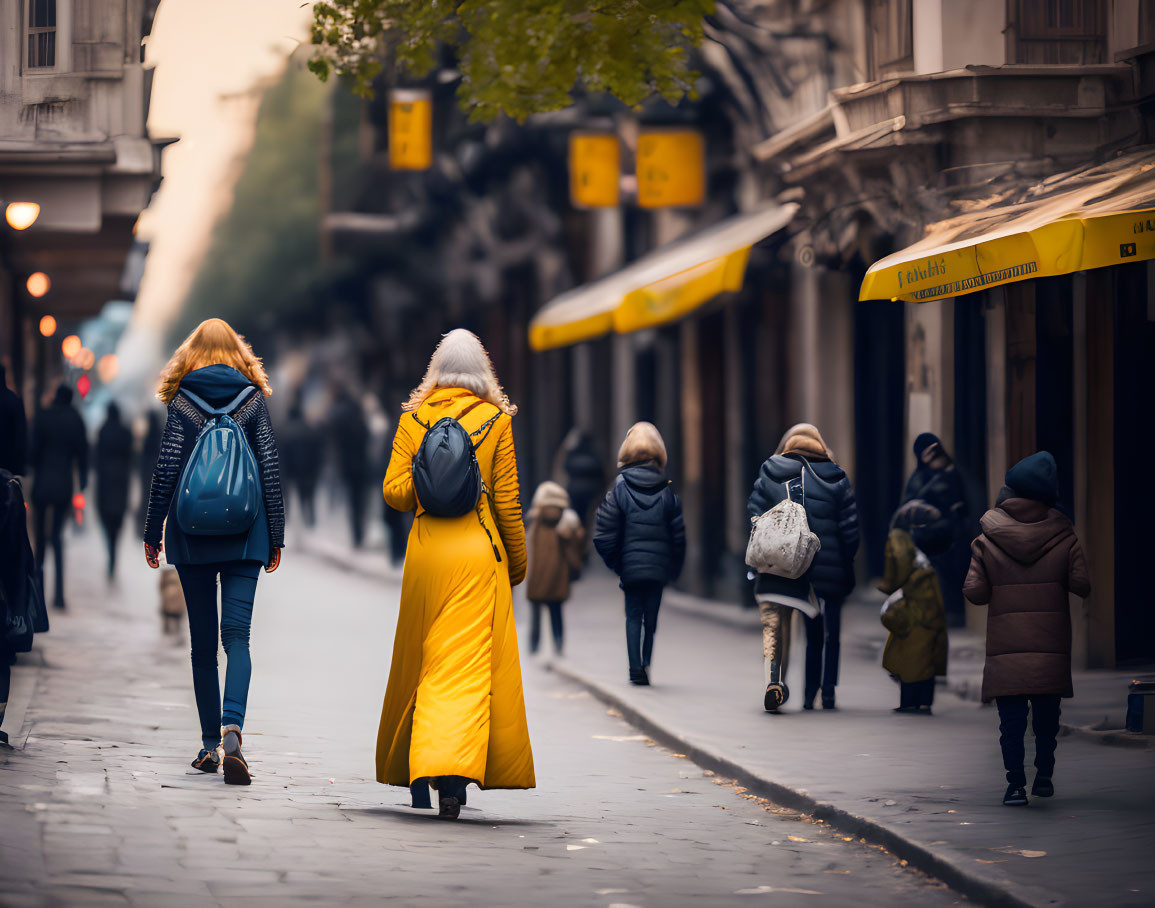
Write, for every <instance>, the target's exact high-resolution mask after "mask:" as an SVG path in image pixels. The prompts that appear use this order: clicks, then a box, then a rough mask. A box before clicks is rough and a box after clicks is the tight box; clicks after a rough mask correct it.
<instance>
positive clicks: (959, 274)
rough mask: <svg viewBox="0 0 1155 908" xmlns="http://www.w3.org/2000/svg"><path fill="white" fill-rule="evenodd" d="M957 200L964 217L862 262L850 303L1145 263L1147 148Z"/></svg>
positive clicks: (1151, 195) (1152, 187)
mask: <svg viewBox="0 0 1155 908" xmlns="http://www.w3.org/2000/svg"><path fill="white" fill-rule="evenodd" d="M964 204H965V205H966V206H967V207H968V209H969V210H967V211H966V212H965V213H963V214H961V215H959V216H957V217H954V218H951V219H949V220H945V221H940V222H939V223H937V224H934V225H932V226H931V227H930V228H928V230H927V234H926V236H925V237H924V238H923V239H921V240H919V242H917V243H915V244H914V245H912V246H908V247H907V248H906V249H903V250H902V251H901V252H896V253H895V254H894V255H890V256H887V257H886V258H884V259H881V260H880V261H878V262H876V263H875V264H874V265H872V266H871V268H870V269H869V270H868V271H867V272H866V277H865V279H864V280H863V282H862V288H861V290H860V291H859V294H858V298H859V300H873V299H900V300H906V301H908V302H927V301H930V300H936V299H943V298H944V297H951V296H960V295H962V294H966V293H974V292H975V291H977V290H985V289H986V288H988V287H996V286H998V285H1000V284H1008V283H1011V282H1014V281H1023V280H1030V279H1032V278H1037V277H1048V276H1054V275H1059V274H1071V273H1072V272H1075V271H1084V270H1086V269H1089V268H1106V267H1108V266H1110V265H1122V264H1126V263H1127V262H1138V261H1144V260H1146V259H1155V207H1151V206H1152V204H1155V150H1151V149H1146V150H1144V151H1142V152H1137V153H1133V154H1130V155H1127V156H1124V157H1120V158H1116V159H1115V160H1113V161H1111V162H1110V163H1109V164H1104V165H1101V166H1098V167H1093V168H1088V169H1085V170H1080V171H1075V172H1072V173H1066V174H1061V175H1059V176H1056V177H1051V178H1050V179H1048V180H1045V181H1044V182H1042V183H1040V184H1037V185H1035V186H1032V187H1031V188H1030V189H1028V190H1026V191H1025V192H1023V191H1019V192H1014V193H1006V194H1004V195H1003V196H1002V197H996V198H991V199H981V200H977V201H971V202H967V203H964Z"/></svg>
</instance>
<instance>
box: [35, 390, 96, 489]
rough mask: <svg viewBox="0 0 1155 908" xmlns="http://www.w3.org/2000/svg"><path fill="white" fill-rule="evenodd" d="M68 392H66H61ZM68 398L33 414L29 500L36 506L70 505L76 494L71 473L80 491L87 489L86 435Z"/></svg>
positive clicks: (81, 420) (58, 400)
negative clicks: (34, 416)
mask: <svg viewBox="0 0 1155 908" xmlns="http://www.w3.org/2000/svg"><path fill="white" fill-rule="evenodd" d="M63 390H67V389H63ZM71 397H72V396H71V394H68V395H62V394H59V393H58V394H57V396H56V400H54V401H53V402H52V404H51V405H50V406H48V407H47V408H46V409H44V410H41V411H40V412H39V413H37V414H36V419H35V420H33V422H32V448H31V450H30V451H29V457H28V461H29V466H30V467H31V468H32V477H33V484H32V500H33V502H35V503H36V504H51V505H69V504H71V503H72V495H73V493H74V492H75V490H76V489H75V483H74V480H73V471H74V470H75V472H76V476H77V477H78V479H79V482H80V488H81V490H82V491H83V490H84V488H85V487H86V486H87V485H88V434H87V432H86V431H85V428H84V420H83V419H81V418H80V414H79V413H77V412H76V408H75V407H73V406H72V404H71V403H70V402H69V401H70V400H71Z"/></svg>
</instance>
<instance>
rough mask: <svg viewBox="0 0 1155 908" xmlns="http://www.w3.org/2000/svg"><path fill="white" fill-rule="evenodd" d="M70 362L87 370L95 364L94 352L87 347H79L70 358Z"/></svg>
mask: <svg viewBox="0 0 1155 908" xmlns="http://www.w3.org/2000/svg"><path fill="white" fill-rule="evenodd" d="M72 364H73V365H74V366H76V367H78V368H80V369H83V370H84V371H85V372H87V371H88V370H89V369H91V368H92V367H93V366H95V365H96V354H95V353H93V352H92V351H91V350H89V349H88V348H87V347H81V348H80V351H79V352H78V353H77V354H76V357H75V358H74V359H73V360H72Z"/></svg>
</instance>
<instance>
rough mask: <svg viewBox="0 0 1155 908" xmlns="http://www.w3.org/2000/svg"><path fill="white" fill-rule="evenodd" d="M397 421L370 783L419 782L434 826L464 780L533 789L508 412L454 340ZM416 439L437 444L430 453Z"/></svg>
mask: <svg viewBox="0 0 1155 908" xmlns="http://www.w3.org/2000/svg"><path fill="white" fill-rule="evenodd" d="M402 410H403V413H402V416H401V418H400V420H399V423H398V428H397V432H396V435H395V437H394V439H393V456H392V459H391V460H390V461H389V470H388V472H387V473H386V475H385V482H384V484H383V491H384V494H385V500H386V501H387V502H388V503H389V504H390V505H391V506H392V507H394V508H396V509H397V510H399V511H416V514H417V516H416V519H415V520H414V523H413V529H412V531H411V532H410V534H409V547H408V551H407V552H406V557H405V573H404V576H403V579H402V582H401V610H400V613H399V614H398V616H397V632H396V634H395V635H394V639H393V662H392V665H391V666H390V669H389V686H388V689H387V690H386V692H385V703H384V705H383V707H382V710H381V725H380V728H379V730H378V735H377V781H379V782H383V783H385V784H387V785H400V786H403V787H405V788H409V787H410V786H411V785H412V784H413V783H415V782H420V781H421V780H423V779H428V780H430V782H431V783H432V784H433V786H434V787H435V788H436V789H437V792H438V801H439V811H440V814H441V816H444V817H451V818H452V817H457V816H458V814H459V812H460V810H461V805H462V804H464V803H465V789H466V786H467V785H468V784H469V783H470V782H475V783H477V785H478V786H479V787H480V788H483V789H484V788H533V787H534V786H535V784H536V783H535V780H534V771H533V753H532V751H531V748H530V742H529V729H528V727H527V726H526V720H525V704H524V699H523V694H522V687H521V666H520V661H519V658H518V652H517V629H516V627H515V626H514V619H513V594H512V590H511V587H512V586H516V585H517V584H519V583H521V582H522V581H523V580H524V579H525V568H526V554H525V528H524V526H523V525H522V520H521V517H522V514H521V502H520V498H519V491H518V480H517V457H516V454H515V452H514V447H513V419H512V417H513V415H514V414H515V413H516V412H517V408H516V407H514V406H513V405H512V404H511V403H510V402H509V399H508V398H507V397H506V396H505V394H504V393H503V392H502V390H501V385H500V384H499V383H498V381H497V375H496V373H495V371H494V368H493V364H492V363H491V362H490V360H489V356H488V354H487V353H486V352H485V348H484V347H483V346H482V345H481V341H479V340H478V339H477V337H476V336H474V335H473V334H471V333H470V332H468V331H465V330H462V329H458V330H455V331H451V332H450V333H449V334H447V335H445V337H443V338H442V340H441V343H439V344H438V345H437V349H436V350H435V351H434V352H433V357H432V359H430V361H429V368H428V370H427V371H426V373H425V377H424V379H422V381H421V384H420V385H418V387H417V388H416V389H415V390H414V391H413V393H412V394H411V395H410V397H409V400H408V401H407V402H406V403H405V405H404V406H403V407H402ZM447 417H448V418H451V419H452V420H453V421H455V422H447V421H446V418H447ZM455 426H456V428H455ZM462 427H463V429H464V431H462ZM427 434H431V435H434V437H435V438H436V439H437V442H435V444H436V445H437V448H436V451H434V452H432V455H433V456H430V455H431V451H430V449H429V448H428V447H426V446H425V440H426V436H427ZM419 487H420V494H419V492H418V488H419ZM454 490H458V491H461V492H462V494H460V495H457V496H454V495H450V493H451V492H452V491H454ZM475 496H476V497H475ZM431 509H432V510H431ZM438 515H440V516H438ZM454 515H456V516H454Z"/></svg>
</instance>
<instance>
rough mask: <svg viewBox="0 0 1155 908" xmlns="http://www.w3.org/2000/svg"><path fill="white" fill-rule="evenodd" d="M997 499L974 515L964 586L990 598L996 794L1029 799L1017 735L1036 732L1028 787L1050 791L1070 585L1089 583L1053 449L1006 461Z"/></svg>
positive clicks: (973, 596)
mask: <svg viewBox="0 0 1155 908" xmlns="http://www.w3.org/2000/svg"><path fill="white" fill-rule="evenodd" d="M1005 481H1006V486H1005V487H1004V488H1003V489H1002V491H1001V492H999V496H998V499H997V500H996V502H995V507H994V508H993V509H992V510H990V511H987V512H986V514H984V515H983V517H982V520H981V521H980V526H981V527H982V535H981V536H979V538H978V539H976V540H975V541H974V544H973V546H972V547H971V551H972V557H971V565H970V572H969V573H968V574H967V578H966V586H965V587H964V593H965V594H966V598H967V599H968V600H969V601H970V602H973V603H974V604H975V605H986V606H989V612H988V616H987V661H986V665H985V666H984V668H983V689H982V698H983V702H984V703H989V702H990V701H991V700H994V701H995V702H996V703H997V704H998V710H999V733H1000V737H999V745H1000V746H1001V748H1002V751H1003V767H1004V768H1005V769H1006V772H1007V791H1006V794H1005V795H1004V796H1003V803H1004V804H1006V805H1007V806H1009V807H1017V806H1021V805H1025V804H1026V803H1027V791H1026V785H1027V776H1026V772H1025V770H1024V767H1023V764H1024V761H1025V758H1026V753H1025V747H1024V744H1023V736H1024V734H1025V733H1026V730H1027V712H1028V709H1029V710H1030V713H1031V722H1032V726H1033V728H1034V732H1035V781H1034V784H1033V785H1032V786H1031V794H1033V795H1036V796H1038V797H1040V798H1049V797H1051V796H1052V795H1053V794H1054V793H1055V786H1054V782H1053V781H1052V777H1053V776H1054V772H1055V746H1056V743H1055V742H1056V738H1057V737H1058V734H1059V713H1060V708H1059V703H1060V700H1061V699H1062V698H1063V697H1071V696H1073V695H1074V687H1073V685H1072V683H1071V604H1070V595H1069V594H1070V593H1074V594H1075V595H1076V596H1081V597H1086V596H1089V595H1090V593H1091V581H1090V578H1089V577H1088V574H1087V561H1086V558H1085V557H1084V555H1083V547H1082V546H1081V545H1080V544H1079V539H1078V537H1077V536H1076V535H1075V528H1074V527H1073V526H1072V524H1071V521H1070V519H1069V518H1068V517H1067V516H1066V515H1065V514H1063V513H1062V512H1061V511H1059V510H1058V509H1057V507H1056V504H1057V502H1058V497H1059V481H1058V468H1057V466H1056V464H1055V458H1054V457H1052V456H1051V454H1050V453H1049V452H1047V451H1039V452H1038V453H1037V454H1032V455H1031V456H1030V457H1026V458H1024V459H1023V460H1020V461H1019V462H1018V463H1017V464H1015V465H1014V466H1013V467H1011V469H1010V470H1008V471H1007V475H1006V480H1005Z"/></svg>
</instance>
